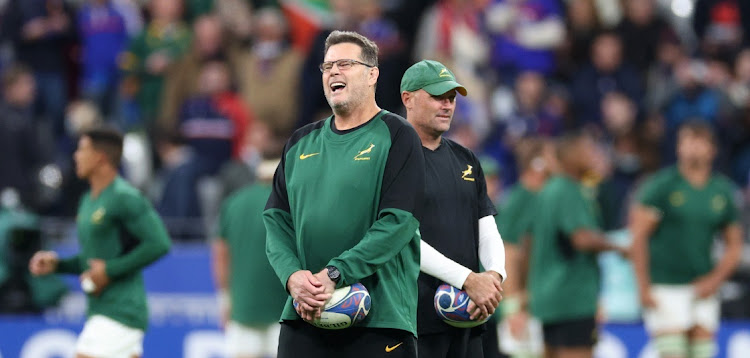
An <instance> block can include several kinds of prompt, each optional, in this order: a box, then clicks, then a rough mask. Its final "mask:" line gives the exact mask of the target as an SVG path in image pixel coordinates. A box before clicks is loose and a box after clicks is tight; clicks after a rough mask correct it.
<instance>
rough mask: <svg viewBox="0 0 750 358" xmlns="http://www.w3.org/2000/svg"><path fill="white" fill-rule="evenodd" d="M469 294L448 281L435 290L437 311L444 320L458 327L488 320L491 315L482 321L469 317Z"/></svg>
mask: <svg viewBox="0 0 750 358" xmlns="http://www.w3.org/2000/svg"><path fill="white" fill-rule="evenodd" d="M470 301H471V299H469V294H467V293H466V291H463V290H459V289H458V288H456V287H453V286H451V285H449V284H447V283H445V284H442V285H440V287H438V289H437V291H435V312H437V315H438V316H439V317H440V319H442V320H443V322H445V323H447V324H449V325H451V326H453V327H458V328H471V327H476V326H479V325H480V324H482V323H484V322H487V320H489V319H490V317H487V318H486V319H484V320H481V321H475V320H472V319H471V318H469V317H470V316H471V314H469V312H468V308H469V302H470Z"/></svg>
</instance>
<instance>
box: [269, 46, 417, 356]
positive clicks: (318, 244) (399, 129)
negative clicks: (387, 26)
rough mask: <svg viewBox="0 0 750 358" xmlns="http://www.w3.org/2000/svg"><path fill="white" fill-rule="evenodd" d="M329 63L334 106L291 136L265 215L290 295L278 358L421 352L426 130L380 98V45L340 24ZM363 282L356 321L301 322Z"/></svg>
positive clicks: (272, 252) (272, 257)
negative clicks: (339, 325) (365, 296)
mask: <svg viewBox="0 0 750 358" xmlns="http://www.w3.org/2000/svg"><path fill="white" fill-rule="evenodd" d="M324 61H325V62H323V63H322V64H321V65H320V70H321V72H322V74H323V78H322V79H323V91H324V93H325V96H326V99H327V100H328V103H329V105H330V106H331V109H333V113H334V114H333V116H331V117H328V118H327V119H325V120H322V121H319V122H317V123H312V124H309V125H307V126H305V127H303V128H301V129H299V130H298V131H296V132H295V133H294V134H293V135H292V137H291V139H289V141H288V142H287V144H286V147H285V148H284V153H283V156H282V158H281V164H279V167H278V169H277V170H276V174H275V176H274V182H273V190H272V192H271V196H270V198H269V199H268V204H267V205H266V211H265V212H264V213H263V215H264V216H263V220H264V223H265V225H266V231H267V232H268V234H267V242H266V251H267V254H268V259H269V261H270V263H271V266H272V267H273V268H274V270H275V271H276V274H277V275H278V277H279V279H280V280H281V282H282V284H283V285H284V286H285V287H286V288H287V291H288V292H289V295H290V296H291V297H290V298H289V299H288V300H287V303H286V307H285V309H284V312H283V313H282V316H281V319H282V320H283V322H282V324H281V334H280V336H279V357H281V358H292V357H293V358H296V357H313V358H314V357H321V358H329V357H360V358H366V357H381V356H383V355H384V354H386V353H387V354H388V357H393V358H395V357H416V355H417V352H416V348H417V347H416V345H417V342H416V333H417V322H416V321H417V277H418V276H419V241H420V240H419V232H418V231H417V229H418V227H419V219H420V218H421V215H420V209H421V207H422V205H423V202H422V196H423V192H424V191H423V190H424V189H423V184H424V156H423V155H422V152H421V149H420V144H419V137H418V136H417V134H416V133H415V132H414V129H413V128H412V127H411V126H410V125H409V124H408V123H407V122H406V121H405V120H404V119H403V118H401V117H400V116H398V115H395V114H391V113H389V112H388V111H385V110H382V109H380V108H379V107H378V105H377V103H376V102H375V86H376V84H377V81H378V75H379V72H380V70H379V69H378V67H377V65H378V49H377V45H375V44H374V43H373V42H372V41H370V40H368V39H367V38H365V37H364V36H362V35H359V34H357V33H354V32H342V31H334V32H332V33H331V34H330V35H329V36H328V38H327V39H326V46H325V57H324ZM357 282H361V283H362V284H363V285H364V286H365V287H366V288H367V289H368V290H369V292H370V295H371V298H372V308H371V310H370V313H369V315H368V316H367V318H366V319H365V320H363V321H362V322H360V323H359V324H358V326H357V327H354V328H349V329H345V330H339V331H330V330H324V329H320V328H316V327H314V326H312V325H310V324H307V323H305V322H303V321H302V320H300V317H301V318H302V319H304V320H307V321H310V320H313V319H315V318H316V316H319V315H320V314H321V310H322V308H323V307H324V305H325V302H326V300H327V299H328V298H330V296H331V293H332V292H333V290H334V289H335V288H340V287H344V286H349V285H352V284H354V283H357ZM293 301H296V302H297V303H298V306H297V308H296V312H295V307H294V306H293V304H292V302H293Z"/></svg>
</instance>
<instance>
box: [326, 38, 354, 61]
mask: <svg viewBox="0 0 750 358" xmlns="http://www.w3.org/2000/svg"><path fill="white" fill-rule="evenodd" d="M343 59H349V60H358V61H361V60H362V48H361V47H359V45H357V44H355V43H351V42H343V43H340V44H335V45H332V46H331V47H329V48H328V51H327V52H326V55H325V57H324V59H323V61H324V62H330V61H338V60H343Z"/></svg>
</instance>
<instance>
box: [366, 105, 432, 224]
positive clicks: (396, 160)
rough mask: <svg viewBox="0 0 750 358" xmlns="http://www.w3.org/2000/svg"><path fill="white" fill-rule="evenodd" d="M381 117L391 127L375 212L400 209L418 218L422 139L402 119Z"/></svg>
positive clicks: (421, 188)
mask: <svg viewBox="0 0 750 358" xmlns="http://www.w3.org/2000/svg"><path fill="white" fill-rule="evenodd" d="M383 120H384V121H385V122H386V124H388V127H389V129H390V131H391V148H390V151H389V152H388V159H387V161H386V164H385V170H384V172H383V185H382V189H381V192H380V206H379V207H378V212H381V211H383V210H384V209H390V208H392V209H400V210H404V211H407V212H410V213H412V215H414V217H415V218H417V220H419V221H420V222H421V221H422V205H423V201H424V200H423V199H424V180H425V179H424V172H425V167H424V154H423V153H422V142H421V141H420V140H419V136H417V132H416V131H414V128H412V127H411V126H410V125H409V124H408V123H406V121H404V120H403V119H400V117H397V116H395V115H386V117H385V118H383Z"/></svg>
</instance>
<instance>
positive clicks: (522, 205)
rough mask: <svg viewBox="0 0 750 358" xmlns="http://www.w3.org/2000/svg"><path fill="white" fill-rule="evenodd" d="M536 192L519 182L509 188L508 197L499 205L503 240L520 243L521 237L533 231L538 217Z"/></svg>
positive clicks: (498, 219)
mask: <svg viewBox="0 0 750 358" xmlns="http://www.w3.org/2000/svg"><path fill="white" fill-rule="evenodd" d="M535 200H536V193H534V192H532V191H530V190H528V189H526V187H524V186H523V185H521V183H517V184H516V185H514V186H512V187H511V188H510V189H509V190H508V194H507V197H506V199H505V200H504V201H503V202H502V203H501V204H500V205H499V206H498V209H497V213H498V214H497V216H495V221H496V222H497V228H498V230H500V235H501V236H502V238H503V242H506V243H510V244H514V245H520V244H521V239H523V237H524V236H526V235H528V234H529V233H530V232H531V224H532V223H533V222H534V219H535V217H536V214H537V213H536V208H535V207H534V205H535Z"/></svg>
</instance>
